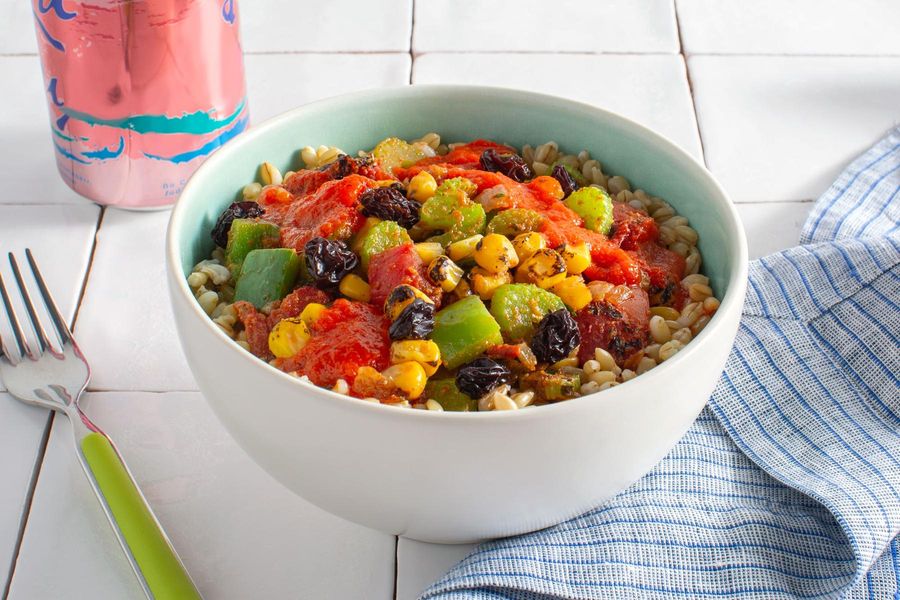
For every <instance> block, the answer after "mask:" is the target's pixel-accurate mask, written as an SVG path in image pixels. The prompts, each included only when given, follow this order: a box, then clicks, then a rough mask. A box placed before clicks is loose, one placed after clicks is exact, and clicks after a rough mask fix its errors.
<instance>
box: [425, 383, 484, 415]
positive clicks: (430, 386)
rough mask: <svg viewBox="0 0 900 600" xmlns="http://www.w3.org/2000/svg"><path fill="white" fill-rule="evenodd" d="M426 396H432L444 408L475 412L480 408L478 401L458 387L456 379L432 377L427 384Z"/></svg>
mask: <svg viewBox="0 0 900 600" xmlns="http://www.w3.org/2000/svg"><path fill="white" fill-rule="evenodd" d="M424 396H425V398H431V399H433V400H435V401H436V402H437V403H438V404H440V405H441V406H442V407H443V408H444V410H450V411H456V412H474V411H476V410H478V401H477V400H474V399H472V398H469V397H468V396H466V395H465V394H463V393H462V392H461V391H459V388H458V387H456V380H455V379H454V378H452V377H450V378H447V379H430V380H429V381H428V383H427V384H426V385H425V393H424Z"/></svg>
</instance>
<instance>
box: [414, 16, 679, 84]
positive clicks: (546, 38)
mask: <svg viewBox="0 0 900 600" xmlns="http://www.w3.org/2000/svg"><path fill="white" fill-rule="evenodd" d="M413 48H414V49H415V51H416V52H417V53H419V52H436V51H445V52H472V51H476V52H477V51H487V52H510V51H516V52H678V32H677V29H676V25H675V12H674V7H673V5H672V1H671V0H606V1H604V2H583V1H579V0H560V1H558V2H554V3H552V4H548V3H546V2H540V1H538V0H492V1H491V2H479V1H478V0H417V1H416V12H415V29H414V32H413ZM546 75H547V76H548V77H551V76H552V75H551V73H547V74H546Z"/></svg>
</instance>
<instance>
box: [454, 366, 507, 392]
mask: <svg viewBox="0 0 900 600" xmlns="http://www.w3.org/2000/svg"><path fill="white" fill-rule="evenodd" d="M513 379H514V377H513V374H512V372H510V370H509V369H508V368H506V366H504V365H502V364H500V363H498V362H497V361H495V360H493V359H490V358H476V359H475V360H473V361H472V362H470V363H469V364H466V365H463V366H461V367H460V368H459V371H457V372H456V387H458V388H459V390H460V391H461V392H462V393H464V394H466V395H467V396H469V397H470V398H481V397H482V396H484V395H485V394H487V393H489V392H490V391H491V390H493V389H494V388H495V387H497V386H498V385H503V384H504V383H510V382H511V381H512V380H513Z"/></svg>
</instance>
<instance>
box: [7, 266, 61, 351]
mask: <svg viewBox="0 0 900 600" xmlns="http://www.w3.org/2000/svg"><path fill="white" fill-rule="evenodd" d="M9 264H10V266H12V272H13V277H15V279H16V283H17V284H18V285H19V292H20V293H21V294H22V301H23V302H24V303H25V312H27V313H28V317H29V318H30V319H31V326H32V327H33V328H34V333H35V335H36V336H37V341H38V346H40V352H39V353H38V356H40V355H41V354H43V353H44V352H46V351H47V349H48V348H50V347H51V344H50V340H49V339H48V338H47V334H46V332H45V331H44V326H43V325H41V320H40V319H39V318H38V316H37V311H35V310H34V303H33V302H32V301H31V294H29V293H28V286H26V285H25V280H24V279H22V272H21V271H20V270H19V263H18V262H17V261H16V257H15V256H14V255H13V253H12V252H10V253H9ZM32 358H37V356H33V355H32Z"/></svg>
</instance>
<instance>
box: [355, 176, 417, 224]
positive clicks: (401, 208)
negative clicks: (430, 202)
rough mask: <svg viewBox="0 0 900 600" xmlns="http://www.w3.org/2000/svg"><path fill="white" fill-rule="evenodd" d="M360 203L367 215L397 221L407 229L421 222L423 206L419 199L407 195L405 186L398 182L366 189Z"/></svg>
mask: <svg viewBox="0 0 900 600" xmlns="http://www.w3.org/2000/svg"><path fill="white" fill-rule="evenodd" d="M359 203H360V204H362V207H363V209H362V214H364V215H365V216H367V217H378V218H379V219H383V220H385V221H396V222H397V224H398V225H400V226H401V227H405V228H406V229H409V228H410V227H412V226H413V225H415V224H416V223H418V222H419V209H421V208H422V205H421V204H419V203H418V202H417V201H415V200H413V199H412V198H407V197H406V194H404V193H403V187H402V186H401V185H400V184H398V183H395V184H393V185H392V186H390V187H377V188H374V189H371V190H366V191H365V192H363V193H362V194H360V196H359Z"/></svg>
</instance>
